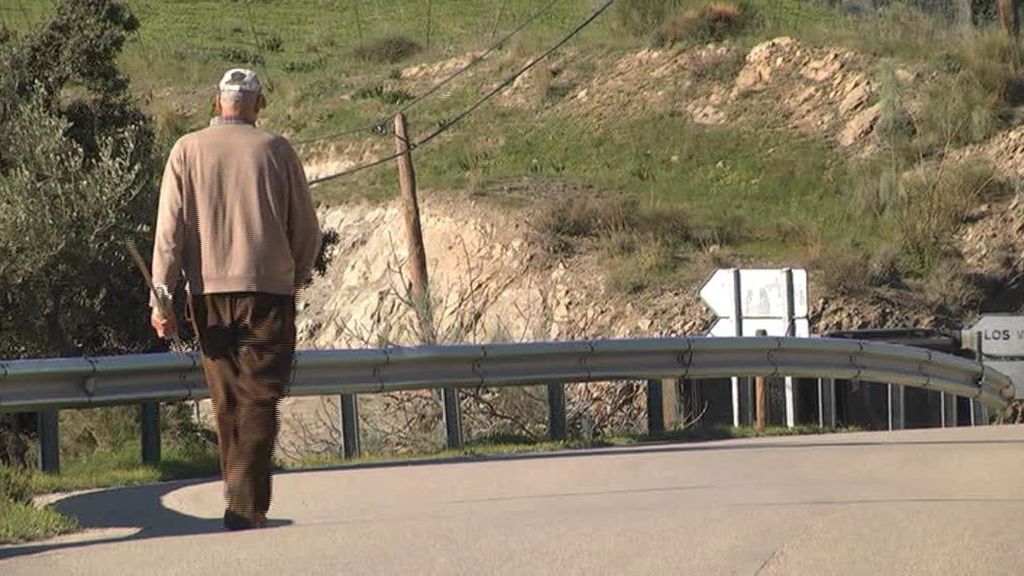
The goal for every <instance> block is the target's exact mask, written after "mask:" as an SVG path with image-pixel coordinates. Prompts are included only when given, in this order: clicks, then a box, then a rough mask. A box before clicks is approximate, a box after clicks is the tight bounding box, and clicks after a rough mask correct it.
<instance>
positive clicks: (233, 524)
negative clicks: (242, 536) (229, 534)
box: [224, 510, 256, 530]
mask: <svg viewBox="0 0 1024 576" xmlns="http://www.w3.org/2000/svg"><path fill="white" fill-rule="evenodd" d="M224 527H225V528H227V529H228V530H249V529H251V528H255V527H256V526H255V525H254V524H253V523H252V521H250V520H249V519H248V518H246V517H245V516H242V515H241V514H239V513H237V512H232V511H231V510H225V511H224Z"/></svg>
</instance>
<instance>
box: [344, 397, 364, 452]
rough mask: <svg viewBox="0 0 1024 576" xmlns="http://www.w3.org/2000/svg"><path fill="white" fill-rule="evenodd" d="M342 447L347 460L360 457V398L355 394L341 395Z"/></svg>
mask: <svg viewBox="0 0 1024 576" xmlns="http://www.w3.org/2000/svg"><path fill="white" fill-rule="evenodd" d="M341 448H342V454H343V455H344V456H345V459H346V460H350V459H352V458H359V456H360V455H361V453H362V450H361V448H360V446H359V400H358V398H357V397H356V395H355V394H342V395H341Z"/></svg>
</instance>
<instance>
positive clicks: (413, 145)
mask: <svg viewBox="0 0 1024 576" xmlns="http://www.w3.org/2000/svg"><path fill="white" fill-rule="evenodd" d="M613 4H615V0H607V2H605V3H604V4H603V5H602V6H601V7H600V8H598V9H597V10H595V11H594V13H593V14H591V15H590V17H588V18H587V19H586V20H584V21H583V22H582V23H580V24H579V25H578V26H576V28H574V29H573V30H572V32H570V33H569V34H568V35H566V36H565V37H563V38H562V39H561V40H559V41H558V42H556V43H555V44H553V45H552V46H551V47H550V48H548V49H547V50H545V51H544V52H543V53H541V54H540V55H538V56H536V57H534V58H533V59H532V60H530V61H529V62H528V63H527V64H526V65H525V66H523V67H522V68H520V69H519V70H517V71H516V72H515V73H514V74H512V75H511V76H509V77H508V78H506V79H505V80H504V81H502V82H501V84H498V85H497V86H496V87H495V88H494V89H492V90H491V91H489V92H488V93H487V94H484V95H483V96H482V97H481V98H480V99H478V100H477V101H476V102H474V103H473V104H471V105H470V106H469V107H468V108H466V109H465V110H463V111H462V112H460V113H459V114H457V115H456V116H454V117H452V118H451V119H449V120H446V121H444V122H442V123H441V124H440V126H438V127H437V128H436V129H435V130H433V131H432V132H430V133H429V134H427V135H426V136H424V137H422V138H420V139H419V140H417V141H415V142H410V143H409V151H410V152H411V151H413V150H415V149H417V148H419V147H421V146H424V145H426V144H427V143H429V142H431V141H432V140H434V139H435V138H437V137H438V136H440V135H441V134H444V133H445V132H447V131H448V130H449V129H451V128H452V127H453V126H455V125H456V124H458V123H459V122H462V121H463V120H465V119H466V118H467V117H469V115H471V114H472V113H473V112H475V111H476V110H477V109H479V108H480V107H481V106H483V105H484V104H485V103H486V102H487V101H488V100H490V99H491V98H494V97H495V96H497V95H498V94H499V93H500V92H501V91H503V90H505V89H506V88H508V87H509V86H511V85H512V83H514V82H515V81H516V80H517V79H518V78H519V77H520V76H522V75H523V74H526V73H527V72H529V71H530V70H532V69H533V68H534V67H535V66H536V65H537V64H539V63H540V62H541V61H543V60H544V59H545V58H547V57H548V56H550V55H551V54H552V53H554V52H555V51H556V50H558V49H559V48H561V47H562V46H564V45H565V44H567V43H568V42H569V41H570V40H572V39H573V38H575V37H576V36H577V35H578V34H579V33H580V32H582V31H583V30H585V29H586V28H587V27H588V26H590V25H591V24H593V22H594V21H595V20H597V19H598V18H599V17H600V16H601V15H602V14H604V13H605V12H607V11H608V9H609V8H611V7H612V5H613ZM403 154H405V152H396V153H394V154H390V155H388V156H385V157H383V158H378V159H377V160H374V161H373V162H370V163H368V164H363V165H360V166H355V167H353V168H349V169H347V170H343V171H341V172H338V173H336V174H329V175H326V176H321V177H319V178H315V179H313V180H310V181H309V183H310V184H320V183H323V182H327V181H329V180H334V179H336V178H341V177H343V176H349V175H352V174H355V173H357V172H362V171H363V170H368V169H370V168H373V167H375V166H380V165H381V164H384V163H385V162H388V161H390V160H394V159H395V158H398V157H399V156H402V155H403Z"/></svg>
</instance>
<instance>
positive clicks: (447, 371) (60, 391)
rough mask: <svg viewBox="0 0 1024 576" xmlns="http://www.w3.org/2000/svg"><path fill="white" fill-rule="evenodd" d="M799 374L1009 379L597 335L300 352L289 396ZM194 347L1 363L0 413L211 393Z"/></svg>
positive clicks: (972, 392)
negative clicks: (183, 350) (564, 339)
mask: <svg viewBox="0 0 1024 576" xmlns="http://www.w3.org/2000/svg"><path fill="white" fill-rule="evenodd" d="M730 376H741V377H744V376H747V377H753V376H767V377H772V376H794V377H804V378H816V377H817V378H832V379H836V380H854V381H865V382H880V383H890V384H900V385H903V386H911V387H917V388H924V389H929V390H936V391H939V392H946V393H950V394H955V395H958V396H964V397H967V398H971V399H974V400H977V401H978V402H981V403H982V404H985V405H987V406H989V407H992V408H995V409H998V410H1001V409H1004V408H1006V406H1007V405H1008V401H1009V400H1010V399H1012V398H1013V397H1014V388H1013V384H1012V383H1011V382H1010V379H1009V378H1008V377H1007V376H1006V375H1004V374H1002V373H1000V372H998V371H996V370H993V369H991V368H989V367H986V366H983V365H981V364H979V363H978V362H975V361H972V360H968V359H965V358H960V357H956V356H952V355H948V354H942V353H939V352H933V351H929V350H923V349H920V348H911V347H908V346H899V345H894V344H883V343H877V342H866V341H859V340H845V339H830V338H775V337H761V338H703V337H700V338H668V339H645V340H595V341H574V342H536V343H524V344H488V345H472V346H471V345H462V346H423V347H414V348H387V349H373V350H309V351H300V352H298V353H297V354H296V358H295V366H294V370H293V375H292V382H291V386H290V390H289V393H290V395H293V396H315V395H326V394H356V393H359V394H364V393H379V392H387V391H396V390H417V389H430V388H444V387H462V388H467V387H468V388H475V387H484V386H516V385H525V384H545V383H547V384H564V383H570V382H595V381H608V380H637V379H657V378H682V379H703V378H718V377H730ZM207 395H208V393H207V389H206V385H205V382H204V379H203V374H202V369H201V364H200V362H199V361H198V358H197V356H196V355H195V354H186V355H176V354H141V355H127V356H107V357H99V358H59V359H46V360H15V361H4V362H0V412H26V411H40V410H48V409H57V408H88V407H94V406H104V405H115V404H136V403H141V402H165V401H166V402H169V401H179V400H188V399H198V398H206V397H207Z"/></svg>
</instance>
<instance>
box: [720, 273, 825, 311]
mask: <svg viewBox="0 0 1024 576" xmlns="http://www.w3.org/2000/svg"><path fill="white" fill-rule="evenodd" d="M792 274H793V310H792V311H791V313H790V314H787V306H788V302H787V298H786V294H787V286H786V271H785V270H740V273H739V277H740V286H739V290H740V306H741V308H742V309H741V310H740V312H741V316H742V317H743V318H785V317H787V316H792V317H794V318H806V317H807V271H806V270H802V269H794V270H792ZM735 278H736V276H735V273H734V271H733V270H730V269H722V270H718V271H716V272H715V273H714V274H713V275H712V276H711V278H709V279H708V281H707V282H705V283H704V286H702V287H701V289H700V297H701V298H702V299H703V300H704V302H705V303H706V304H707V305H708V307H709V308H711V310H712V311H713V312H714V313H715V314H716V315H718V316H720V317H725V318H733V317H735V316H736V312H735V308H736V304H735V302H736V280H735Z"/></svg>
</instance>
